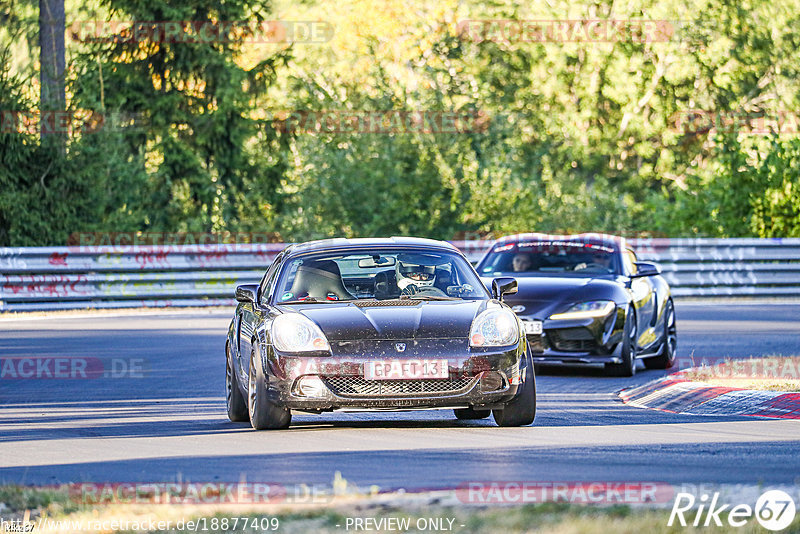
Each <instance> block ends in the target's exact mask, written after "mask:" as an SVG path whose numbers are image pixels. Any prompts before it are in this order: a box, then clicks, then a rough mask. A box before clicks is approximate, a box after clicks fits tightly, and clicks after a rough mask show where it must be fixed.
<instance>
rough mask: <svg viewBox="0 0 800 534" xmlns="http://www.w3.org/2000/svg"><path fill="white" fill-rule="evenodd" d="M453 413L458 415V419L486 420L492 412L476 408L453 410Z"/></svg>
mask: <svg viewBox="0 0 800 534" xmlns="http://www.w3.org/2000/svg"><path fill="white" fill-rule="evenodd" d="M453 413H454V414H456V418H457V419H486V418H487V417H489V414H491V413H492V411H491V410H476V409H475V408H459V409H457V410H453Z"/></svg>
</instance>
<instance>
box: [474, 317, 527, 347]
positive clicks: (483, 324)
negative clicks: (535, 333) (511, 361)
mask: <svg viewBox="0 0 800 534" xmlns="http://www.w3.org/2000/svg"><path fill="white" fill-rule="evenodd" d="M518 339H519V324H518V323H517V316H516V315H514V313H513V312H512V311H511V310H508V309H506V308H496V309H491V310H486V311H484V312H481V313H480V314H479V315H478V316H477V317H476V318H475V320H474V321H472V328H471V329H470V332H469V344H470V346H472V347H506V346H508V345H513V344H514V343H516V342H517V340H518Z"/></svg>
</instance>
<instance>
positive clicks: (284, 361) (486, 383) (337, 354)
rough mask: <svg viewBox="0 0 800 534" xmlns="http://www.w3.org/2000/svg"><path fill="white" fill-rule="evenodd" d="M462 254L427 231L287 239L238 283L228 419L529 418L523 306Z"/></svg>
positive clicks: (260, 425) (284, 422) (273, 422)
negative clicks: (403, 413) (431, 413)
mask: <svg viewBox="0 0 800 534" xmlns="http://www.w3.org/2000/svg"><path fill="white" fill-rule="evenodd" d="M493 282H494V283H493V286H492V287H493V295H490V294H489V292H488V291H487V289H486V288H485V287H484V286H483V284H482V283H481V280H480V278H479V277H478V275H477V273H476V272H475V270H474V269H473V267H472V265H470V263H469V262H468V261H467V260H466V258H465V257H464V255H463V254H462V253H461V252H459V251H458V250H457V249H456V248H455V247H453V246H452V245H450V244H449V243H443V242H438V241H431V240H426V239H412V238H391V239H354V240H347V239H332V240H326V241H315V242H310V243H305V244H300V245H292V246H289V247H287V248H286V249H285V250H283V251H282V252H281V253H280V254H279V255H278V257H277V258H276V260H275V262H274V263H273V264H272V265H271V266H270V268H269V269H268V270H267V272H266V274H265V275H264V277H263V279H262V280H261V283H260V284H258V285H243V286H239V287H238V288H237V289H236V299H237V300H238V301H239V304H238V306H237V308H236V313H235V315H234V318H233V321H231V324H230V328H229V330H228V337H227V342H226V345H225V359H226V362H227V366H226V368H227V372H226V386H227V406H228V417H229V418H230V419H231V420H232V421H247V420H248V419H249V420H250V422H251V424H252V426H253V428H255V429H258V430H260V429H276V428H286V427H288V426H289V423H290V421H291V412H292V410H298V411H305V412H312V413H321V412H326V411H332V410H359V411H360V410H415V409H433V408H452V409H454V410H455V416H456V417H457V418H459V419H480V418H484V417H488V415H489V414H490V412H493V414H494V419H495V421H496V422H497V423H498V424H499V425H500V426H520V425H528V424H530V423H532V422H533V419H534V416H535V413H536V384H535V378H534V372H533V369H534V368H533V362H532V359H531V353H530V350H529V349H528V344H527V340H526V337H525V334H524V331H523V330H522V323H521V322H520V320H519V318H518V317H517V316H516V315H515V314H514V312H512V311H511V308H509V307H508V306H507V305H506V304H504V303H503V302H502V300H503V297H504V295H507V294H512V293H513V292H515V291H516V281H515V280H514V279H513V278H498V279H496V280H494V281H493Z"/></svg>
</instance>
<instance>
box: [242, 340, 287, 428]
mask: <svg viewBox="0 0 800 534" xmlns="http://www.w3.org/2000/svg"><path fill="white" fill-rule="evenodd" d="M260 360H261V358H260V357H258V355H257V354H256V349H255V348H253V350H252V351H251V352H250V375H249V388H248V390H247V406H248V412H249V414H250V424H251V425H252V427H253V428H254V429H256V430H277V429H281V428H289V424H290V423H291V422H292V411H291V410H289V409H288V408H286V407H285V406H279V405H277V404H275V403H274V402H272V401H270V400H269V399H268V398H267V386H266V379H265V377H264V369H263V368H262V367H261V361H260Z"/></svg>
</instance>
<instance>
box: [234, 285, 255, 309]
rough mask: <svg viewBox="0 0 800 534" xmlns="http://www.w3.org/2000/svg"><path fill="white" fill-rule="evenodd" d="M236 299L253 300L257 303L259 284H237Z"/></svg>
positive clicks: (252, 301) (240, 300)
mask: <svg viewBox="0 0 800 534" xmlns="http://www.w3.org/2000/svg"><path fill="white" fill-rule="evenodd" d="M236 300H238V301H239V302H251V303H253V304H255V303H256V302H257V301H258V284H245V285H241V286H237V287H236Z"/></svg>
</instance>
